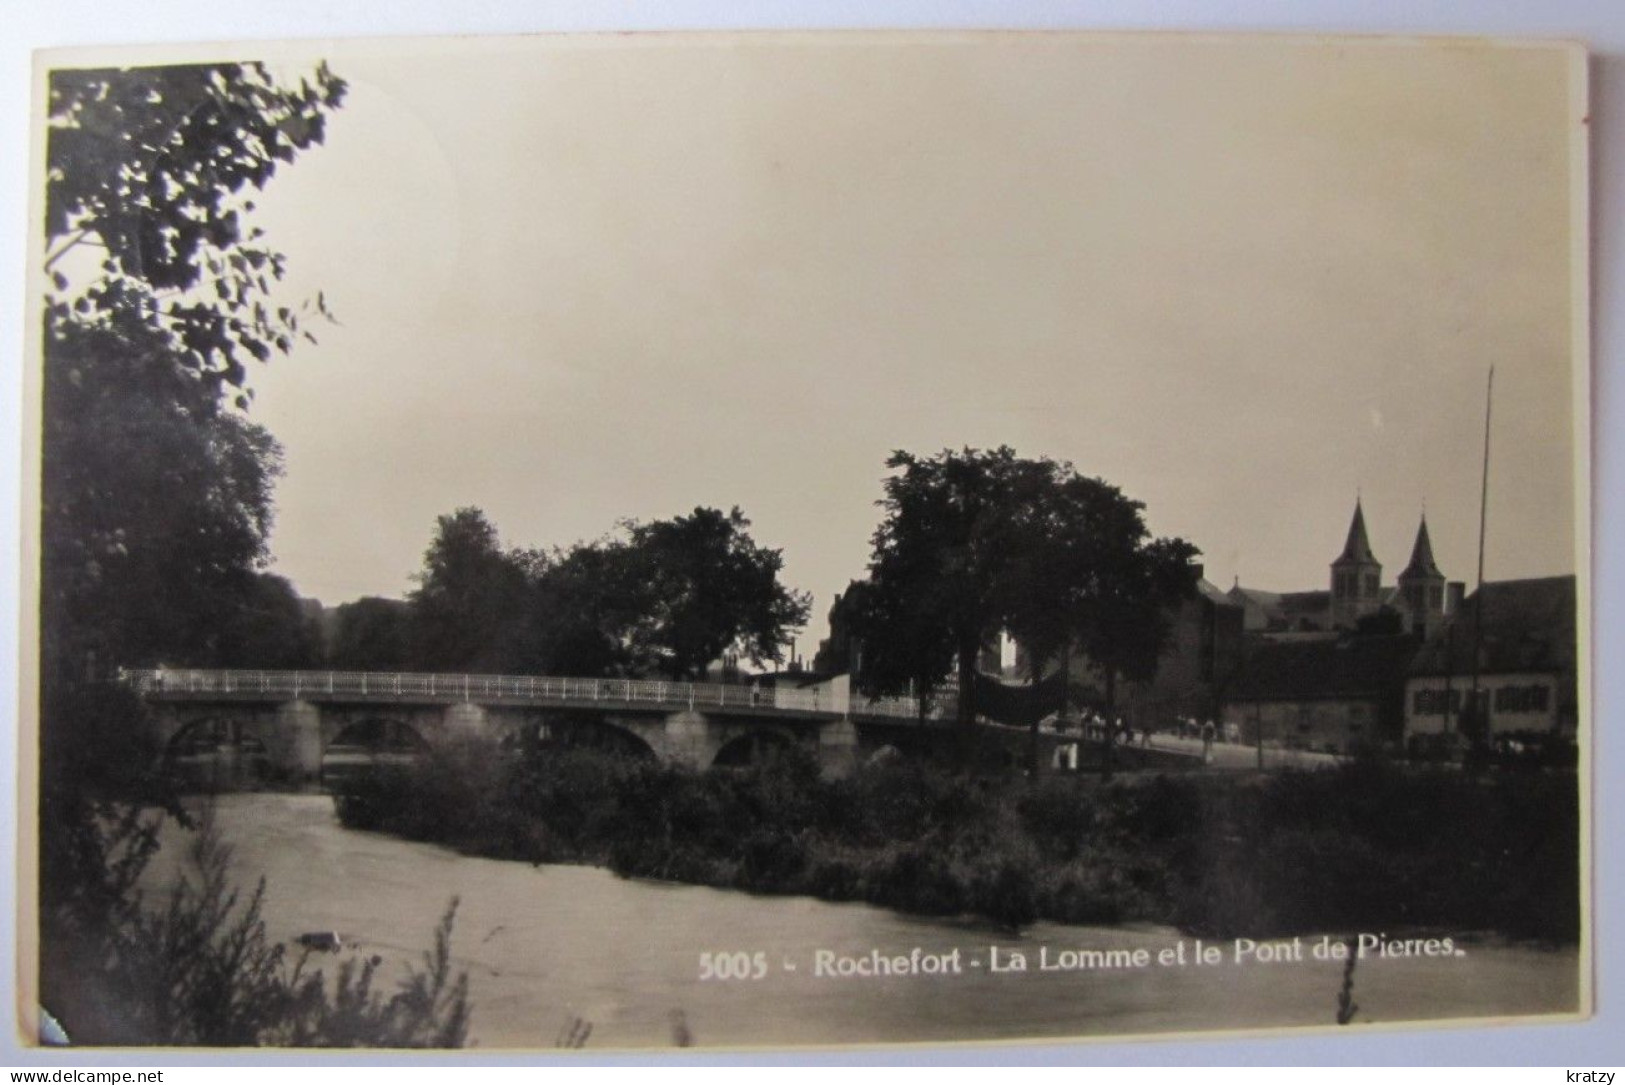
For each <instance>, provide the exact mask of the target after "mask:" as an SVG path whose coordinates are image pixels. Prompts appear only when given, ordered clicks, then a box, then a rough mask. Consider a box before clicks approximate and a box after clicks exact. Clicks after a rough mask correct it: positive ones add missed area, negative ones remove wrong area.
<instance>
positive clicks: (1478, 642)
mask: <svg viewBox="0 0 1625 1085" xmlns="http://www.w3.org/2000/svg"><path fill="white" fill-rule="evenodd" d="M1494 400H1495V367H1494V366H1493V365H1492V366H1490V377H1489V381H1488V382H1487V384H1486V387H1485V389H1484V476H1483V482H1482V483H1481V485H1480V489H1479V494H1478V587H1477V588H1476V589H1475V590H1474V592H1473V595H1474V598H1475V602H1474V604H1473V692H1472V698H1471V700H1470V701H1469V704H1471V705H1472V713H1473V745H1474V746H1476V747H1479V748H1480V749H1482V748H1483V747H1484V746H1486V745H1488V743H1489V737H1490V736H1489V729H1490V714H1489V713H1488V712H1485V713H1484V714H1483V718H1482V720H1480V718H1479V706H1478V668H1479V654H1480V649H1482V647H1483V644H1484V528H1485V524H1486V523H1487V520H1488V515H1489V506H1490V411H1491V408H1492V406H1493V404H1494Z"/></svg>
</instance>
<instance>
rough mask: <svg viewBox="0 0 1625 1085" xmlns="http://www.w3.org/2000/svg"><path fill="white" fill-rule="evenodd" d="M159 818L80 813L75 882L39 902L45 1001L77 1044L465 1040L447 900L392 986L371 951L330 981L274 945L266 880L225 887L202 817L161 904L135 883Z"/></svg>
mask: <svg viewBox="0 0 1625 1085" xmlns="http://www.w3.org/2000/svg"><path fill="white" fill-rule="evenodd" d="M158 825H159V821H158V820H157V819H156V818H153V817H150V816H147V815H144V814H142V813H140V812H139V811H138V810H137V809H136V808H134V807H128V806H125V807H119V806H98V807H97V809H96V816H95V817H93V818H89V819H84V820H82V821H80V822H78V823H77V825H76V830H77V836H76V839H77V843H78V854H79V862H80V865H81V867H82V869H81V870H80V871H79V876H78V878H76V879H75V881H74V884H75V885H76V886H77V887H78V891H77V892H75V893H73V894H70V895H66V896H63V897H58V898H53V899H51V900H48V901H47V902H46V907H45V908H44V911H43V914H42V916H41V925H42V938H43V940H45V941H47V942H48V943H49V944H50V945H51V946H53V947H54V952H53V953H51V954H49V955H47V956H46V958H45V967H44V969H43V972H42V977H41V986H42V991H41V995H42V1001H43V1002H44V1004H45V1005H47V1006H50V1007H51V1008H52V1010H53V1011H54V1013H55V1016H56V1017H57V1018H58V1020H59V1021H60V1023H61V1024H62V1025H63V1026H64V1028H65V1029H66V1031H67V1034H68V1037H69V1039H70V1040H71V1041H72V1042H74V1043H76V1044H85V1045H124V1044H139V1045H167V1046H194V1045H200V1046H208V1047H248V1046H277V1047H356V1046H364V1047H389V1048H396V1047H460V1046H462V1044H463V1043H464V1042H465V1040H466V1039H467V1034H468V1025H469V1018H470V1011H469V1004H468V977H467V975H466V974H459V973H455V972H454V970H453V967H452V959H451V931H452V920H453V917H454V915H455V913H456V907H457V902H456V901H455V900H454V901H452V903H451V906H450V907H449V908H448V909H447V911H446V914H445V916H444V918H443V919H442V920H441V922H440V925H439V927H438V928H437V929H436V931H435V937H434V943H433V947H432V948H431V949H430V950H429V951H427V952H425V953H424V955H423V967H422V968H421V969H418V968H412V969H409V970H408V971H407V974H406V976H405V977H404V979H403V980H402V981H401V982H400V984H399V986H398V988H397V990H396V991H395V992H394V993H393V994H388V993H386V992H385V991H382V990H380V989H379V986H380V985H379V983H378V970H379V967H380V965H381V964H382V961H381V960H380V959H379V958H377V957H371V958H367V959H365V960H358V959H354V958H352V959H350V960H346V961H344V962H343V963H342V964H340V966H339V968H338V969H337V972H336V974H335V975H334V976H333V977H332V979H331V981H329V980H328V978H327V977H325V976H324V975H323V973H322V972H321V971H319V970H317V969H315V968H312V967H310V966H309V965H310V962H309V954H308V953H304V954H290V953H289V952H288V947H287V946H286V945H284V944H282V943H279V942H275V941H272V940H271V939H270V938H269V937H268V935H267V932H266V929H265V922H264V919H263V918H262V915H261V906H262V904H263V900H264V894H265V884H264V882H263V881H261V882H260V883H259V885H258V887H257V888H256V889H255V891H254V892H253V893H252V894H249V895H247V896H246V897H245V896H244V895H243V894H241V893H240V892H239V891H238V890H237V889H235V888H234V887H233V885H232V882H231V879H230V852H229V849H227V848H226V847H225V846H224V845H223V844H221V843H220V841H219V839H218V837H217V836H216V834H215V832H214V830H213V828H212V825H211V824H210V822H209V820H208V818H207V815H205V819H204V821H203V824H202V825H201V827H200V829H199V831H198V832H197V833H196V834H195V835H194V836H193V837H192V839H191V841H190V846H189V849H188V850H189V855H188V863H187V869H186V871H185V873H184V874H183V876H182V877H181V878H180V879H179V880H178V882H177V883H176V885H175V887H174V889H173V890H172V891H171V892H170V893H169V894H168V896H167V899H166V900H165V902H164V903H163V905H162V906H161V907H156V908H154V907H150V906H148V905H147V904H146V902H145V901H144V900H143V898H142V895H141V892H140V889H139V887H138V885H139V881H140V878H141V875H142V873H143V871H144V870H145V869H146V867H147V865H148V863H149V862H150V860H151V859H152V857H153V855H154V854H155V853H156V851H157V848H158V843H157V829H158Z"/></svg>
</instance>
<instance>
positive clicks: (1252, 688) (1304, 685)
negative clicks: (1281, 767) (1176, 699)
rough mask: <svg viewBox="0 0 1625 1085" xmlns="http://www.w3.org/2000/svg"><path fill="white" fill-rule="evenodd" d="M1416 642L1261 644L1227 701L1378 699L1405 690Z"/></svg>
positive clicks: (1353, 639) (1404, 638)
mask: <svg viewBox="0 0 1625 1085" xmlns="http://www.w3.org/2000/svg"><path fill="white" fill-rule="evenodd" d="M1416 651H1417V641H1416V638H1415V637H1412V636H1408V635H1400V636H1365V637H1360V636H1345V637H1339V638H1336V639H1330V638H1316V639H1306V640H1286V641H1265V642H1263V643H1260V644H1259V645H1258V646H1257V647H1256V648H1254V650H1253V651H1252V652H1251V653H1250V654H1249V655H1248V656H1247V659H1246V660H1245V661H1244V662H1243V663H1242V665H1241V670H1240V671H1238V672H1237V674H1236V676H1235V678H1233V679H1232V680H1231V681H1230V683H1229V684H1228V685H1227V686H1226V688H1225V692H1224V697H1225V699H1226V700H1228V701H1309V700H1325V699H1331V698H1337V699H1345V698H1350V697H1381V696H1384V695H1387V694H1390V693H1392V692H1393V691H1394V690H1395V689H1396V688H1398V687H1400V686H1403V684H1404V681H1405V674H1406V670H1407V668H1408V667H1409V665H1410V662H1411V658H1412V657H1413V656H1414V655H1415V654H1416Z"/></svg>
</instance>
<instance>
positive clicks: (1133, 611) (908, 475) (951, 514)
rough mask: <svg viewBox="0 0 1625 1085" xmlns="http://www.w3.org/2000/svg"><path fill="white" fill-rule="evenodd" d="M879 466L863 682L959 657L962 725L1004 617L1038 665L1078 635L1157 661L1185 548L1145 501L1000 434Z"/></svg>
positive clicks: (919, 677)
mask: <svg viewBox="0 0 1625 1085" xmlns="http://www.w3.org/2000/svg"><path fill="white" fill-rule="evenodd" d="M887 466H888V467H889V468H891V469H892V471H893V472H894V473H893V474H892V475H891V476H890V477H888V478H887V479H886V482H885V496H884V498H883V499H882V501H881V502H880V504H881V507H882V508H883V509H884V510H885V513H886V515H885V518H884V519H883V520H882V522H881V524H880V527H879V528H878V529H877V530H876V532H875V536H874V554H873V557H872V559H871V561H870V576H869V584H868V586H867V588H866V589H865V591H864V593H863V595H862V597H861V605H860V606H859V608H858V612H857V614H856V615H854V617H855V619H856V620H855V622H854V625H855V626H856V628H857V629H858V631H859V633H860V636H861V640H862V643H863V672H862V673H860V675H859V680H860V684H862V685H863V686H864V687H865V688H866V689H869V690H870V691H871V692H897V691H898V690H900V689H901V688H903V687H904V686H906V685H909V684H912V685H913V686H914V688H915V689H916V690H917V691H919V690H923V689H928V688H930V687H932V686H934V685H937V684H940V683H941V682H942V680H943V679H944V678H946V676H947V675H948V674H949V673H950V672H954V671H957V676H958V686H959V705H958V717H959V721H960V724H961V728H962V730H963V729H964V728H968V726H969V725H970V724H971V723H972V722H973V721H974V718H975V711H976V709H975V703H974V696H975V681H974V679H975V675H976V660H977V657H978V656H979V654H980V653H981V651H982V648H983V646H984V645H985V644H987V643H988V642H989V640H990V639H991V638H992V637H993V636H995V635H996V634H998V633H999V632H1001V631H1008V632H1010V633H1012V634H1013V635H1015V636H1016V637H1017V638H1018V639H1019V640H1020V641H1021V642H1022V643H1023V645H1024V646H1025V647H1026V649H1027V651H1028V654H1029V659H1030V660H1036V661H1039V663H1038V664H1036V665H1040V666H1041V662H1042V661H1045V660H1048V659H1053V658H1054V657H1055V655H1056V654H1058V653H1060V652H1061V651H1063V650H1064V649H1065V648H1066V646H1067V645H1069V644H1071V643H1083V644H1085V645H1087V646H1088V647H1089V648H1090V649H1091V651H1092V652H1094V651H1096V650H1098V652H1099V654H1098V655H1096V656H1095V657H1094V658H1096V659H1097V661H1101V662H1103V663H1105V664H1107V665H1109V666H1110V667H1112V668H1115V670H1116V671H1117V672H1121V673H1128V674H1132V675H1134V676H1140V675H1142V674H1145V673H1149V672H1151V671H1154V670H1155V668H1156V661H1157V657H1158V656H1159V655H1160V653H1161V648H1162V642H1163V639H1164V637H1165V635H1166V625H1165V618H1164V616H1163V608H1164V606H1165V605H1166V602H1167V601H1168V600H1170V599H1173V598H1177V597H1178V596H1179V594H1180V593H1181V592H1187V591H1188V590H1189V587H1190V585H1191V584H1192V583H1193V573H1192V571H1191V568H1190V564H1189V563H1190V559H1191V558H1192V557H1194V555H1195V553H1196V551H1195V548H1194V547H1192V546H1190V544H1188V543H1185V542H1183V541H1182V540H1177V539H1168V540H1151V539H1150V538H1149V533H1148V532H1147V530H1146V527H1145V523H1144V520H1143V517H1142V515H1141V513H1142V509H1143V506H1142V505H1140V504H1139V503H1138V502H1136V501H1132V500H1130V499H1129V498H1127V497H1125V496H1124V495H1123V494H1122V492H1121V491H1120V490H1118V489H1117V488H1116V487H1114V486H1111V485H1110V484H1108V483H1106V482H1103V481H1101V480H1100V479H1092V478H1086V477H1084V476H1081V475H1079V474H1078V473H1077V472H1076V471H1074V470H1073V468H1072V466H1071V465H1070V464H1066V463H1058V462H1056V461H1054V460H1049V459H1037V460H1032V459H1023V458H1021V457H1018V456H1017V455H1016V454H1015V452H1014V451H1013V450H1012V449H1010V448H1008V447H1000V448H997V449H993V450H991V451H981V450H977V449H969V448H967V449H964V450H962V451H958V452H955V451H952V450H948V451H944V452H941V453H939V454H937V455H936V456H932V457H919V456H915V455H913V454H911V453H907V452H901V451H899V452H895V453H893V454H892V456H891V457H890V459H888V460H887Z"/></svg>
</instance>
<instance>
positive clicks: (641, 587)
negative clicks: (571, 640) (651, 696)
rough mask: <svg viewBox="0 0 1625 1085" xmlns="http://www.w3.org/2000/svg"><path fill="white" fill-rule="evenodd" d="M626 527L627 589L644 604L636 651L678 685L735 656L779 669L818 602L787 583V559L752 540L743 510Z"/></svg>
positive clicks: (700, 512)
mask: <svg viewBox="0 0 1625 1085" xmlns="http://www.w3.org/2000/svg"><path fill="white" fill-rule="evenodd" d="M626 526H627V536H628V537H627V540H626V544H625V560H626V561H627V562H629V575H628V578H627V580H626V584H627V585H628V586H629V587H630V588H632V589H633V590H634V591H635V592H636V593H637V597H638V598H639V600H640V605H639V607H638V609H637V614H638V620H637V623H636V624H635V625H634V627H633V629H632V632H631V637H630V644H631V647H632V650H633V652H634V653H635V654H637V655H642V656H646V657H649V658H652V659H654V660H655V661H657V665H658V666H659V668H660V669H661V670H662V671H663V672H664V673H666V674H667V675H669V676H670V677H672V678H674V679H682V678H694V677H700V676H702V675H703V674H704V672H705V668H706V666H707V665H709V664H710V663H712V662H713V661H715V660H717V659H718V658H720V657H721V656H722V655H723V653H724V652H726V651H728V650H730V649H732V650H736V651H738V652H740V653H741V654H742V655H743V656H744V657H745V658H748V659H749V660H751V661H752V662H753V663H762V662H766V661H770V660H771V661H777V660H778V659H780V658H781V657H782V655H783V652H784V645H785V642H786V640H787V639H788V638H789V637H790V636H791V635H792V634H793V633H794V632H795V631H797V630H799V629H800V628H801V627H802V626H803V625H805V624H806V621H807V613H808V610H809V609H810V607H811V600H810V598H809V597H808V596H807V595H806V594H805V593H803V592H797V591H794V590H792V589H790V588H787V587H785V586H784V585H782V584H780V583H779V572H780V570H781V569H782V568H783V566H784V559H783V556H782V554H781V552H780V551H778V550H769V549H767V548H765V547H762V546H760V545H758V544H757V543H756V541H755V540H754V539H752V538H751V536H750V532H749V530H748V529H749V527H750V521H749V520H747V519H746V518H745V515H744V513H742V512H740V511H739V509H737V508H735V509H732V510H731V511H729V512H726V513H724V512H722V511H720V510H718V509H710V508H696V509H695V510H694V511H693V513H691V514H690V515H688V516H678V517H675V518H674V519H671V520H656V521H654V522H652V523H647V524H636V523H633V524H628V525H626Z"/></svg>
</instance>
